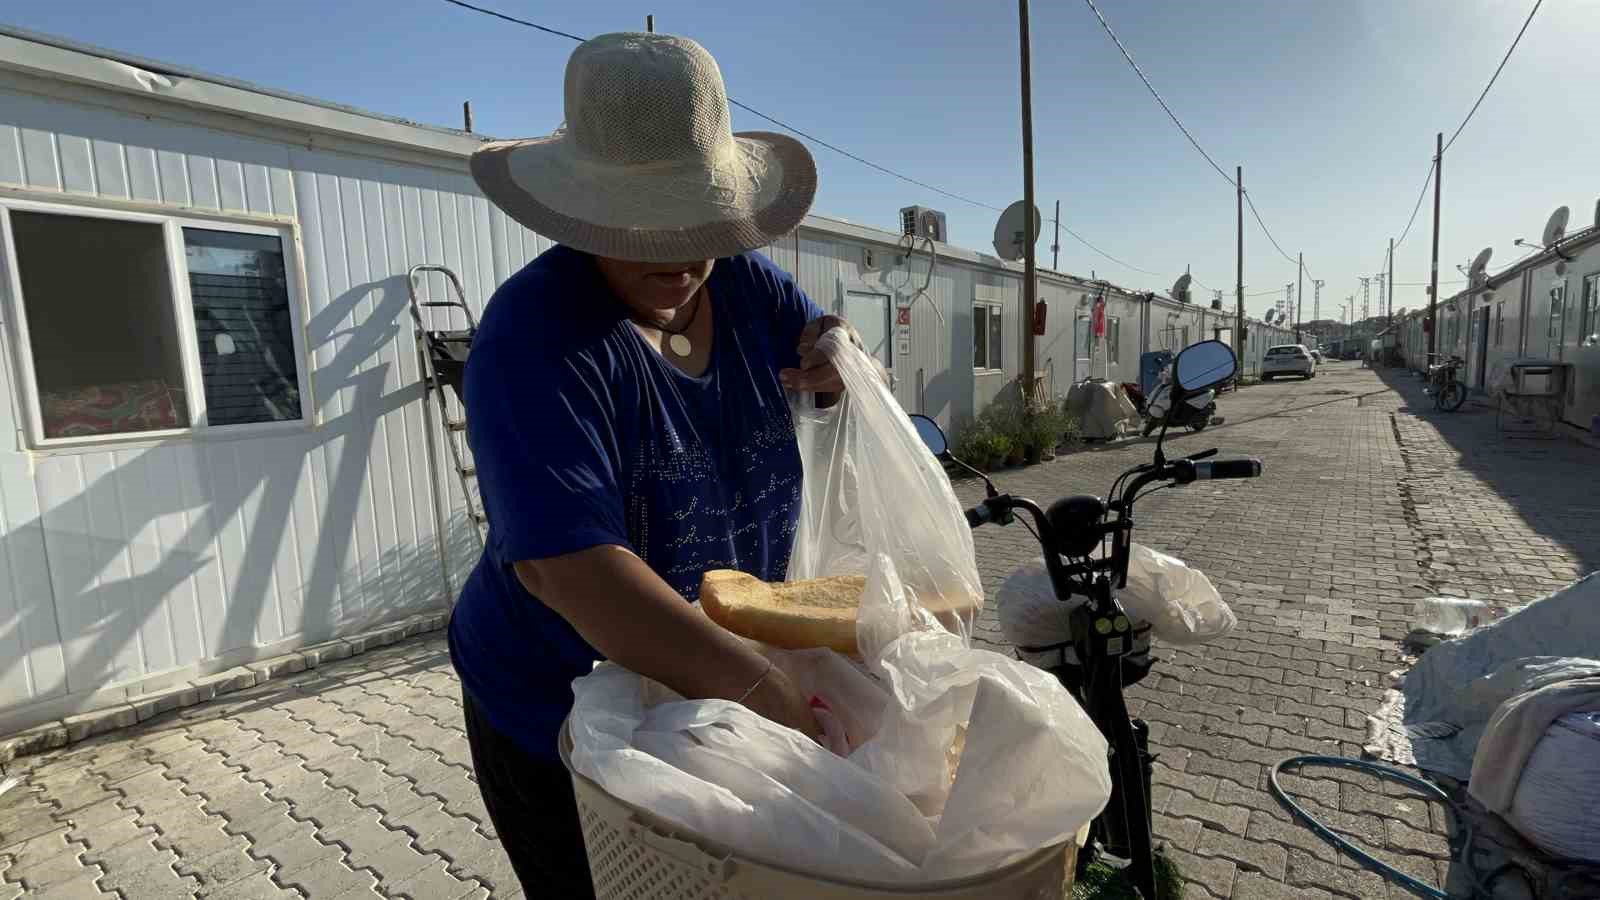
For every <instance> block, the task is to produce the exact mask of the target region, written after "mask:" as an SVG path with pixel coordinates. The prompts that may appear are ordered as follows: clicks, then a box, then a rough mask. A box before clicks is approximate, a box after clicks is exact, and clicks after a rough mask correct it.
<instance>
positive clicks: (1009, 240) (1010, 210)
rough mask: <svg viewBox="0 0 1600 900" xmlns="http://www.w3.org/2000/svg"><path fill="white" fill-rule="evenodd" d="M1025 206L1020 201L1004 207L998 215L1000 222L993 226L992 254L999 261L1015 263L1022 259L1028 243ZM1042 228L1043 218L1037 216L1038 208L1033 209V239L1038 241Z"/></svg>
mask: <svg viewBox="0 0 1600 900" xmlns="http://www.w3.org/2000/svg"><path fill="white" fill-rule="evenodd" d="M1026 210H1027V204H1026V203H1023V202H1022V201H1021V200H1018V201H1017V202H1015V203H1013V204H1011V205H1010V206H1008V207H1006V211H1005V212H1003V213H1001V214H1000V221H998V222H996V223H995V225H994V252H995V254H996V255H997V256H999V257H1000V258H1001V259H1008V260H1011V261H1012V262H1015V261H1017V260H1019V259H1021V258H1022V257H1023V255H1024V254H1023V251H1024V250H1025V249H1026V246H1027V242H1028V230H1027V228H1028V226H1027V221H1028V220H1027V219H1025V218H1023V216H1025V215H1026V214H1027V213H1026V212H1025V211H1026ZM1043 226H1044V218H1043V217H1042V216H1040V215H1039V207H1037V206H1035V207H1034V208H1033V239H1034V241H1036V242H1037V241H1038V240H1039V231H1040V229H1041V228H1043Z"/></svg>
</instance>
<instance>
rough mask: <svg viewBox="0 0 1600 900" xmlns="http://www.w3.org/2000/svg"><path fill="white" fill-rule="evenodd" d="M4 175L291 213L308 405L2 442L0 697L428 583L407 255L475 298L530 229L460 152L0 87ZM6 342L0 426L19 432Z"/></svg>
mask: <svg viewBox="0 0 1600 900" xmlns="http://www.w3.org/2000/svg"><path fill="white" fill-rule="evenodd" d="M447 162H448V161H447ZM0 184H4V185H10V186H20V187H25V188H29V189H32V190H33V191H34V192H37V193H35V194H34V196H33V199H49V198H50V195H51V194H52V193H53V192H62V193H64V194H77V195H86V196H92V197H104V198H116V199H126V200H137V201H144V202H146V203H152V204H162V205H164V206H171V207H173V208H174V209H176V208H178V207H186V206H193V207H199V208H202V209H208V210H222V211H236V212H240V213H250V214H261V215H276V216H288V217H293V218H294V219H295V220H296V221H297V223H298V225H299V227H300V237H301V244H302V246H301V253H302V254H303V259H304V267H305V286H306V290H307V293H308V296H307V298H306V300H307V302H308V304H309V307H310V314H309V319H308V320H307V321H306V322H305V323H304V324H305V331H306V334H307V338H308V341H307V344H308V348H309V349H310V352H311V354H312V356H313V358H314V368H313V376H312V377H313V391H312V393H313V399H314V401H315V405H316V409H317V412H318V414H319V415H320V417H321V422H322V424H321V427H319V428H316V429H314V430H309V431H308V430H299V431H296V430H294V429H289V430H287V431H285V432H278V433H274V434H273V435H272V436H267V437H253V438H251V439H248V440H180V441H171V442H166V443H163V444H160V445H158V446H146V447H133V448H121V449H110V448H101V449H84V450H72V451H65V450H62V451H51V452H43V453H30V452H28V451H27V450H26V448H25V447H24V446H23V445H22V443H21V438H20V437H17V438H14V439H13V440H9V441H7V442H6V445H5V446H4V447H3V448H0V541H3V547H0V621H5V622H7V623H8V627H6V628H5V629H4V630H0V710H5V709H8V708H16V707H18V706H21V705H25V704H30V703H37V702H39V701H44V700H49V699H50V698H59V697H63V696H64V695H66V694H69V693H71V694H80V693H83V692H86V691H91V690H95V689H99V688H102V687H104V686H106V685H113V684H117V683H120V682H127V681H131V680H135V679H141V678H146V677H148V676H155V675H159V674H160V673H163V672H170V673H173V677H174V678H177V677H187V673H188V672H189V670H190V669H191V668H192V667H194V666H196V665H197V664H204V663H206V662H208V661H213V662H215V661H218V660H223V661H227V660H230V659H232V658H234V657H240V656H241V655H242V654H249V653H251V652H253V651H254V650H255V648H262V647H266V648H270V647H272V646H273V645H275V644H283V643H286V642H294V641H298V640H304V641H311V640H317V639H322V638H324V637H326V636H329V635H332V634H335V633H338V632H341V631H349V630H352V629H358V628H360V627H364V626H366V625H368V624H370V623H374V622H377V621H380V620H383V619H387V618H392V617H394V616H396V615H399V614H402V613H404V612H408V611H414V610H418V609H422V608H425V607H428V606H430V605H436V604H438V603H440V602H441V601H442V597H443V593H444V591H443V588H444V585H443V583H442V581H441V576H440V565H439V559H438V549H437V548H438V544H437V541H436V535H435V526H434V523H435V513H434V502H433V493H432V491H433V487H432V484H431V482H430V479H429V476H428V470H427V466H428V455H427V452H426V450H425V446H426V443H425V433H424V431H423V414H422V408H421V405H420V404H418V403H417V402H415V400H416V399H417V397H418V396H419V394H420V391H419V388H418V375H417V360H416V353H415V348H414V343H413V339H412V330H411V326H410V320H409V315H408V313H407V311H406V287H405V283H404V274H405V272H406V270H407V268H408V267H410V266H411V265H413V264H416V263H422V262H443V263H444V264H446V265H449V266H450V267H452V268H453V269H455V270H456V271H457V272H458V273H459V274H460V275H461V277H462V279H463V281H464V283H465V286H466V291H467V298H468V300H469V302H470V303H471V304H472V305H473V307H474V308H475V309H476V310H479V311H481V308H482V304H483V301H484V300H485V299H486V298H487V296H488V294H489V293H490V291H492V289H493V287H494V286H495V285H496V284H497V283H498V282H499V281H501V280H502V279H503V278H505V277H506V276H507V275H508V274H509V273H510V272H512V271H515V270H516V269H517V268H519V267H520V266H521V265H523V264H524V263H525V262H526V261H527V260H528V259H530V258H532V257H533V256H534V255H536V254H537V253H538V252H539V251H540V250H541V249H543V246H544V245H543V243H542V241H541V239H539V238H537V237H536V236H534V235H532V234H531V233H529V232H527V231H526V230H524V229H522V228H521V227H520V226H517V225H515V224H511V223H508V221H507V220H506V219H505V217H504V216H502V215H501V214H500V213H499V212H498V211H496V210H494V209H493V208H492V207H491V206H490V205H489V204H488V203H487V202H486V201H485V200H484V199H483V198H481V197H480V196H478V195H477V192H476V190H475V189H474V188H473V187H472V184H471V181H470V179H469V178H468V177H467V176H466V174H465V173H464V166H463V167H462V170H458V171H449V170H448V169H442V168H441V169H430V168H426V167H422V166H401V165H394V164H389V163H383V162H378V161H375V160H371V159H360V158H354V157H347V156H338V155H334V154H331V153H322V152H317V151H312V150H306V149H303V148H300V147H293V146H288V145H284V144H275V143H272V142H268V141H261V140H254V139H248V138H243V137H238V136H234V135H231V134H226V133H223V132H219V131H214V130H208V129H204V128H199V127H193V126H188V125H182V124H177V123H173V122H163V121H159V120H151V119H146V118H143V117H134V116H128V115H123V114H120V113H117V112H113V111H110V110H107V109H103V108H99V107H89V106H80V105H75V104H67V103H62V102H58V101H49V100H44V99H42V98H38V97H35V96H32V95H28V94H22V93H14V92H0ZM431 289H432V290H433V291H434V292H435V293H442V290H443V286H442V284H440V283H438V282H437V280H436V281H435V283H434V284H433V285H432V286H431ZM5 362H6V365H4V366H0V381H4V382H5V383H4V384H3V385H0V424H3V425H4V426H5V427H6V428H7V429H8V431H10V433H11V434H13V435H17V434H19V432H18V431H17V429H18V428H20V427H21V417H20V416H19V415H18V411H17V410H16V409H15V408H14V405H13V404H14V402H15V401H16V399H17V396H18V391H19V387H18V386H16V385H14V384H12V383H11V377H12V372H13V369H12V366H11V365H10V363H12V362H13V360H11V359H9V358H8V359H7V360H5ZM441 471H442V470H441ZM441 482H442V483H444V484H449V485H451V486H452V487H451V491H452V495H451V500H450V504H449V509H448V511H447V519H448V523H449V524H448V525H447V533H448V536H449V537H448V540H447V542H446V543H447V545H448V546H449V547H450V548H451V557H452V562H453V564H454V565H453V571H454V572H455V573H457V574H458V580H459V576H460V575H464V574H465V572H466V570H467V568H468V567H469V566H470V564H471V562H472V560H473V559H474V558H475V556H476V545H475V541H474V539H473V537H472V535H471V531H470V530H469V528H468V526H467V524H466V522H465V518H464V514H463V511H462V501H461V498H460V495H459V490H457V489H456V488H455V487H454V484H455V482H454V479H453V478H441ZM5 718H6V714H5V713H4V712H0V724H3V723H4V721H5ZM0 730H3V729H0Z"/></svg>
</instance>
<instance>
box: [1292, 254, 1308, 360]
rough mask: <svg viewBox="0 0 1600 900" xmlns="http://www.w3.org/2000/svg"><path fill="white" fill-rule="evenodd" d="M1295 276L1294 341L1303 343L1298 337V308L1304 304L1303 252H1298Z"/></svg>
mask: <svg viewBox="0 0 1600 900" xmlns="http://www.w3.org/2000/svg"><path fill="white" fill-rule="evenodd" d="M1295 278H1296V279H1297V286H1296V288H1295V292H1294V342H1295V343H1296V344H1303V343H1305V341H1303V340H1301V339H1300V308H1301V306H1303V305H1304V303H1305V297H1306V255H1305V254H1304V253H1301V254H1300V267H1299V269H1298V271H1297V272H1296V273H1295Z"/></svg>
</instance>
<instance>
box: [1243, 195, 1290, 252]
mask: <svg viewBox="0 0 1600 900" xmlns="http://www.w3.org/2000/svg"><path fill="white" fill-rule="evenodd" d="M1244 202H1245V205H1246V206H1248V207H1250V214H1251V215H1252V216H1255V219H1256V224H1257V225H1260V226H1261V233H1262V234H1264V235H1266V236H1267V240H1269V241H1271V242H1272V246H1273V247H1274V248H1275V249H1276V250H1277V251H1278V253H1279V254H1280V255H1281V256H1282V257H1283V258H1284V259H1286V260H1288V261H1289V262H1292V263H1295V264H1296V265H1299V261H1298V260H1296V259H1295V258H1294V257H1292V256H1290V255H1289V254H1288V253H1285V252H1284V250H1283V248H1282V247H1279V246H1278V240H1277V238H1274V237H1273V236H1272V232H1271V231H1269V230H1267V223H1265V222H1263V221H1261V213H1259V212H1257V211H1256V203H1255V201H1254V200H1251V199H1250V192H1249V191H1245V192H1244Z"/></svg>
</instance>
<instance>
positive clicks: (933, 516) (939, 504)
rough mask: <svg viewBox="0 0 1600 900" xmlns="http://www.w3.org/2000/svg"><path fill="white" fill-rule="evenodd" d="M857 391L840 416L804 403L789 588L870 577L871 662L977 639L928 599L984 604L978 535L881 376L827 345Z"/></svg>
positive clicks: (862, 633)
mask: <svg viewBox="0 0 1600 900" xmlns="http://www.w3.org/2000/svg"><path fill="white" fill-rule="evenodd" d="M817 347H818V349H820V350H822V351H823V352H824V353H826V354H828V356H829V357H830V358H831V359H832V360H833V363H834V366H835V367H836V368H838V370H839V374H840V376H841V377H842V378H843V379H844V382H845V386H846V390H845V393H844V395H843V396H842V397H841V398H840V400H839V402H838V403H837V404H836V405H835V406H833V407H831V408H829V409H817V408H816V406H815V402H814V401H815V396H816V395H814V394H802V395H799V397H798V398H797V399H796V400H795V402H794V404H793V406H792V408H791V411H792V413H793V416H794V425H795V437H796V440H797V441H798V442H799V446H800V458H801V460H802V462H803V464H804V467H805V479H804V488H803V489H802V490H803V494H802V497H801V502H800V521H799V524H798V526H797V529H796V532H795V541H794V551H793V554H792V555H791V556H790V558H789V574H788V580H790V581H799V580H801V579H805V578H817V577H821V576H824V575H846V574H853V575H859V574H865V575H866V576H867V589H866V593H865V596H864V598H863V600H862V603H861V612H860V615H859V618H858V619H857V622H856V642H857V644H858V646H859V647H860V650H861V656H862V658H863V659H867V660H870V659H872V658H873V657H875V656H876V655H877V654H878V653H879V652H880V651H881V650H882V649H883V648H884V647H885V646H887V645H888V644H889V643H890V642H891V641H893V640H894V639H895V638H898V637H899V636H900V635H902V634H905V633H906V632H908V631H913V630H918V629H937V628H939V627H940V625H941V622H942V624H943V627H944V628H945V629H946V630H950V631H953V632H955V633H957V634H959V635H962V636H963V637H966V636H968V635H970V633H971V628H972V618H973V616H960V617H958V616H942V617H940V620H935V619H934V618H933V617H932V616H931V615H930V614H929V613H928V612H927V610H926V609H925V608H924V606H923V603H922V602H919V598H921V599H922V600H927V601H930V602H937V601H938V600H939V599H940V598H948V599H950V600H956V599H959V598H965V599H967V600H970V601H971V603H972V604H973V608H974V611H976V609H978V608H981V606H982V604H983V582H982V580H980V579H979V577H978V566H977V562H976V560H975V558H974V556H973V549H972V530H971V527H970V526H968V525H967V521H966V517H965V516H964V515H963V514H962V511H961V504H960V503H959V502H958V501H957V500H956V495H955V491H953V490H952V489H951V487H950V478H949V476H947V475H945V473H944V468H943V467H942V466H941V465H940V464H939V461H938V460H936V459H934V458H933V454H931V453H929V452H928V448H927V446H926V445H925V444H923V442H922V438H921V437H920V436H918V434H917V430H916V428H915V427H913V426H912V424H911V420H910V419H909V418H907V417H906V414H905V412H904V411H903V410H902V409H901V408H900V404H899V402H898V401H897V400H895V398H894V395H893V394H891V393H890V392H889V389H888V387H887V386H885V385H884V383H883V381H882V379H881V377H880V375H879V374H878V368H877V365H876V364H875V363H874V362H873V360H872V358H871V357H870V356H868V355H867V354H866V353H864V352H862V351H861V350H860V349H858V348H857V347H856V346H855V345H854V344H852V343H850V341H849V340H848V339H847V338H845V337H843V335H842V333H841V331H840V330H839V329H835V330H834V331H830V332H828V333H827V334H824V335H823V337H822V339H821V340H820V341H818V343H817Z"/></svg>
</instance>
